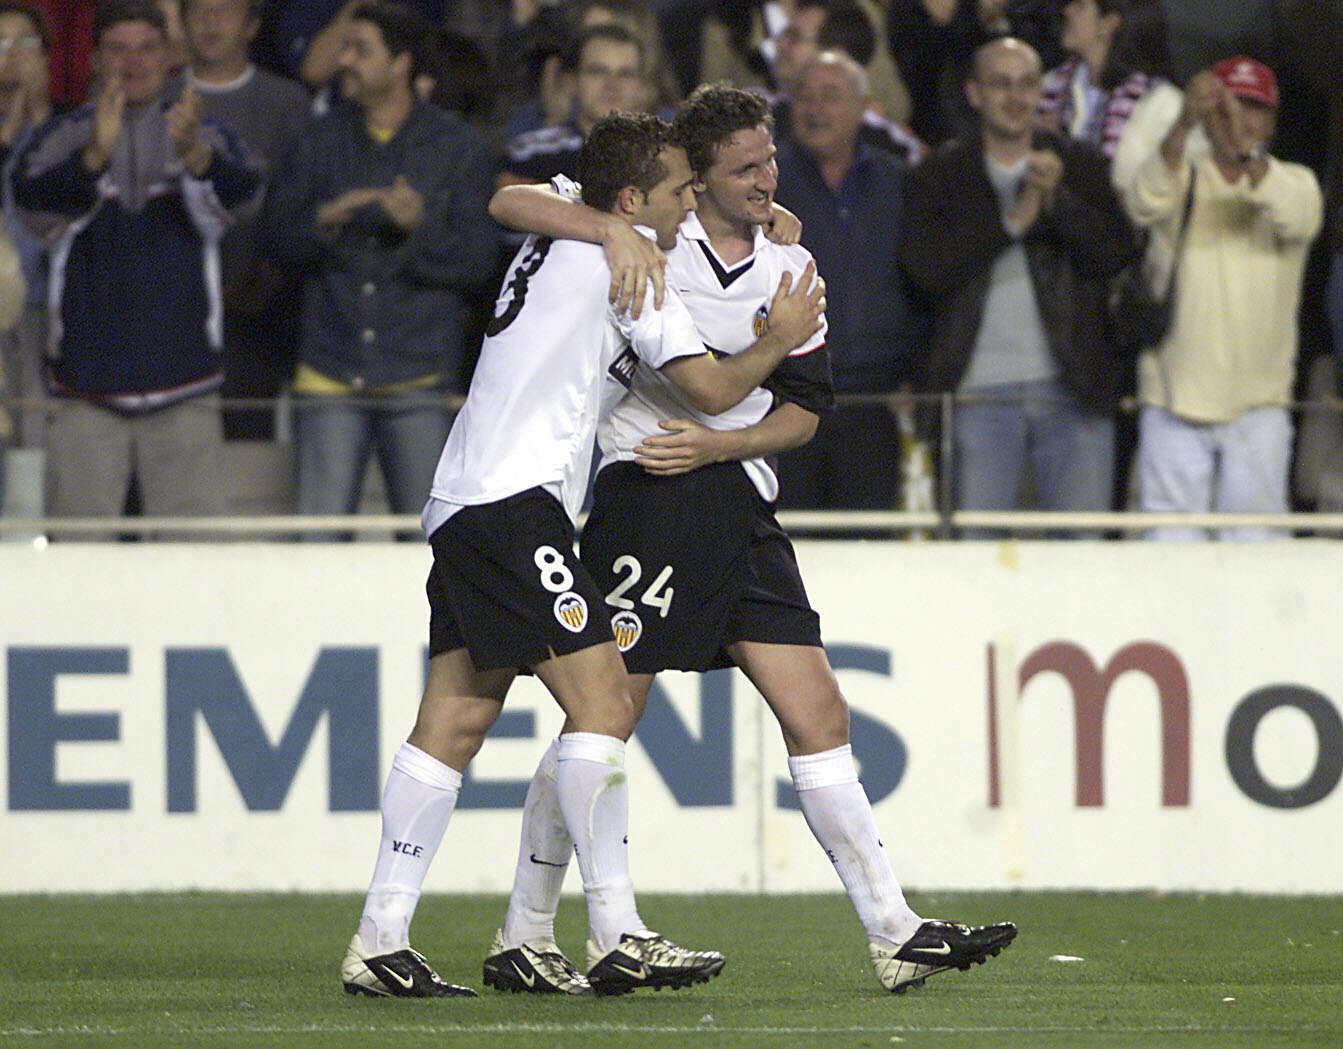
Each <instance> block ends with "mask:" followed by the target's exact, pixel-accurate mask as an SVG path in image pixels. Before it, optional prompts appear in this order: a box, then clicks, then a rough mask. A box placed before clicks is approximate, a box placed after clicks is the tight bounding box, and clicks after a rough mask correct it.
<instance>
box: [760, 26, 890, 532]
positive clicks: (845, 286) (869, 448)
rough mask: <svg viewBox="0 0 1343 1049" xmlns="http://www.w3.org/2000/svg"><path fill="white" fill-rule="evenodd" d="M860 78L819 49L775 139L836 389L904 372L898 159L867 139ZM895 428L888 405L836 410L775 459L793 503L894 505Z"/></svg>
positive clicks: (867, 389) (849, 62)
mask: <svg viewBox="0 0 1343 1049" xmlns="http://www.w3.org/2000/svg"><path fill="white" fill-rule="evenodd" d="M866 108H867V76H866V74H865V73H864V72H863V68H862V66H860V65H859V64H858V63H857V62H855V61H854V60H853V59H852V58H850V57H849V56H847V55H842V54H838V53H836V52H830V51H827V52H822V53H821V54H820V55H819V56H817V57H816V58H814V59H813V60H812V62H811V64H810V65H808V66H807V67H806V68H805V69H804V70H803V71H802V74H801V76H800V77H799V79H798V82H797V94H796V101H795V110H794V114H793V118H794V119H793V133H792V138H791V139H790V140H784V141H783V142H781V143H780V145H779V152H778V154H777V160H778V164H779V188H778V191H777V192H776V194H775V199H777V200H778V201H779V203H780V204H782V205H783V206H784V207H786V208H788V209H790V210H791V211H792V212H793V213H794V214H795V215H797V216H798V218H800V219H801V220H802V241H803V244H804V245H805V246H806V247H807V248H808V249H809V250H810V251H811V253H812V255H814V256H815V257H816V266H817V269H818V271H819V272H820V273H821V275H822V276H823V277H824V278H825V281H826V302H827V306H826V319H827V321H828V322H829V329H830V330H829V333H828V335H827V336H826V348H827V349H828V350H829V352H830V364H831V369H832V371H833V376H834V386H835V391H836V392H837V393H884V392H889V391H894V390H896V389H898V388H899V387H900V386H901V385H902V384H904V383H907V382H908V381H909V380H910V379H911V378H912V375H911V358H910V354H911V345H910V343H911V338H910V331H909V317H908V315H907V313H908V311H907V308H906V305H905V298H904V294H903V291H902V288H901V279H900V272H899V245H900V241H901V233H902V226H903V197H904V179H905V168H904V165H903V164H902V163H901V162H900V161H898V160H897V159H895V158H894V157H892V156H891V155H890V154H889V153H886V152H883V151H881V150H877V149H871V148H869V147H868V146H866V145H864V144H863V142H862V140H861V136H860V131H861V129H862V127H863V114H864V112H865V111H866ZM898 444H899V434H898V432H897V429H896V426H895V422H894V420H893V418H892V416H891V413H890V412H889V411H888V410H887V409H886V407H885V406H882V405H875V406H868V405H852V406H839V407H836V408H835V409H834V410H833V411H831V412H829V413H827V414H826V415H825V416H823V417H822V420H821V424H820V427H819V429H818V430H817V433H816V436H815V437H814V438H812V440H811V442H810V443H809V444H806V445H803V446H802V447H801V448H797V449H794V450H793V451H791V452H787V453H785V454H784V455H783V456H781V457H780V463H779V468H780V474H781V480H780V491H781V492H782V493H783V499H784V501H785V505H787V506H790V507H825V508H863V509H886V510H889V509H893V508H894V507H895V504H896V494H897V488H898V484H897V457H898Z"/></svg>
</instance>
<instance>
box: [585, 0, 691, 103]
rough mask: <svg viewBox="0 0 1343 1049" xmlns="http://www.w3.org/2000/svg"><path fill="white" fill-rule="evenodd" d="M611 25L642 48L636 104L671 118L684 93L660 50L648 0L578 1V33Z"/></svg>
mask: <svg viewBox="0 0 1343 1049" xmlns="http://www.w3.org/2000/svg"><path fill="white" fill-rule="evenodd" d="M612 22H614V23H615V24H617V25H622V26H624V27H625V28H626V29H628V30H629V31H630V32H631V33H633V34H634V35H635V36H636V37H637V38H638V40H639V44H640V46H641V47H642V48H643V53H644V89H645V94H644V97H643V98H642V99H640V100H639V105H638V108H639V109H640V110H643V111H644V112H648V113H663V115H665V116H668V117H670V111H671V110H672V109H673V108H674V107H675V105H676V103H677V102H679V101H680V100H681V95H682V94H683V92H682V91H681V88H680V85H679V84H678V83H677V80H676V76H675V74H674V73H673V72H672V70H671V64H670V63H669V61H668V59H667V52H666V49H665V48H663V46H662V31H661V28H660V27H659V25H658V20H657V15H656V14H654V12H653V9H652V8H651V7H649V6H648V3H647V0H581V2H580V3H579V5H578V28H579V30H580V31H582V30H584V29H588V28H590V27H592V26H595V25H609V24H610V23H612Z"/></svg>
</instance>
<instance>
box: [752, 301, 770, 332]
mask: <svg viewBox="0 0 1343 1049" xmlns="http://www.w3.org/2000/svg"><path fill="white" fill-rule="evenodd" d="M751 331H752V332H753V333H754V335H755V337H756V338H757V339H763V338H764V337H765V332H767V331H769V303H767V302H765V303H761V305H760V308H759V309H758V310H756V311H755V316H754V317H753V318H752V319H751Z"/></svg>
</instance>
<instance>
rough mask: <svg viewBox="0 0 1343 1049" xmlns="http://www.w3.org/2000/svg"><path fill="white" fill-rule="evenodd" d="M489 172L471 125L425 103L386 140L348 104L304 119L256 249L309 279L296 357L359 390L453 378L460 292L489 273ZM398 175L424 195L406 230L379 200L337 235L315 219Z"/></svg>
mask: <svg viewBox="0 0 1343 1049" xmlns="http://www.w3.org/2000/svg"><path fill="white" fill-rule="evenodd" d="M492 170H493V169H492V167H491V164H490V159H489V154H488V152H487V150H486V147H485V143H484V140H483V139H482V138H481V136H480V134H479V132H477V131H476V130H475V129H474V128H472V127H471V126H469V125H468V124H467V123H466V122H465V121H463V120H462V119H461V118H460V117H457V116H455V115H454V114H451V113H448V112H446V111H444V110H441V109H438V108H436V107H434V106H430V105H427V104H425V103H422V102H417V103H416V104H415V106H414V108H413V109H412V110H411V114H410V117H409V119H408V120H407V121H406V123H405V124H403V125H402V126H401V127H400V128H399V129H398V130H397V132H396V134H395V135H393V136H392V138H391V140H390V141H388V142H387V143H385V144H379V143H377V142H375V141H374V140H373V139H372V138H371V137H370V136H369V134H368V132H367V131H366V130H365V129H364V119H363V112H362V110H361V109H360V108H359V107H358V106H355V105H352V104H347V103H342V104H338V105H336V106H335V107H333V108H332V110H331V111H330V112H329V113H328V114H327V115H326V116H324V117H322V118H321V119H320V120H317V121H314V122H313V123H312V124H311V125H309V128H308V131H307V133H306V134H305V135H304V136H303V137H302V138H301V139H300V140H299V141H298V142H297V143H296V144H295V146H294V148H293V149H292V150H291V151H290V152H289V154H288V156H286V157H285V159H284V160H283V161H281V163H280V165H279V166H278V168H277V169H276V171H275V177H274V182H273V185H272V188H271V192H270V195H269V198H268V200H267V203H266V210H265V213H264V215H263V217H262V239H263V245H264V246H265V247H266V248H267V249H268V250H269V251H270V252H271V253H272V254H273V255H274V256H275V257H276V258H277V260H278V261H279V262H280V263H281V264H282V265H285V266H289V267H293V268H295V269H297V270H299V271H300V272H301V273H302V274H303V275H304V276H305V278H306V283H305V289H304V306H303V340H302V345H301V348H300V351H299V358H300V360H301V361H302V362H303V363H305V364H307V365H309V366H310V367H312V368H314V369H316V370H317V371H319V372H321V373H322V374H323V375H326V376H329V377H330V378H333V379H337V380H339V381H341V382H344V383H348V384H350V385H352V386H355V387H357V388H361V389H363V388H368V389H373V388H377V387H379V386H389V385H393V384H396V383H401V382H407V381H410V380H413V379H419V378H423V377H425V376H429V375H443V376H445V377H448V378H449V379H451V378H455V377H456V375H457V373H458V370H459V368H460V364H461V357H462V325H461V318H460V314H461V311H462V298H461V292H463V291H465V290H467V289H470V288H472V287H474V286H476V285H478V284H481V283H483V282H486V281H488V280H490V279H491V277H492V275H493V267H494V264H495V255H496V233H495V226H494V224H493V223H492V222H491V221H490V218H489V215H488V212H487V208H488V205H489V197H490V189H491V185H490V180H491V175H492ZM398 175H400V176H403V177H404V178H405V180H406V181H407V182H408V183H410V185H411V186H412V187H413V188H414V189H416V190H417V191H418V192H419V193H420V194H421V195H422V196H423V197H424V217H423V219H422V220H421V221H420V224H419V226H417V227H416V228H415V229H414V230H413V231H411V232H410V233H406V232H405V231H403V230H402V229H401V228H400V227H398V226H397V225H396V224H395V223H394V222H393V221H392V220H391V218H390V217H389V216H388V215H387V213H386V212H385V211H384V210H383V208H382V207H381V206H379V205H371V206H369V207H366V208H364V209H363V210H362V211H360V212H359V213H358V214H356V215H355V216H354V218H353V219H352V220H351V221H350V222H349V223H348V224H347V225H345V226H344V227H341V228H340V229H339V230H336V231H334V232H333V231H327V230H322V229H320V228H319V227H318V225H317V210H318V208H320V207H321V206H322V205H323V204H325V203H327V202H328V201H331V200H333V199H335V198H336V197H338V196H340V195H341V194H342V193H344V192H345V191H346V190H350V189H357V188H367V187H372V186H378V187H381V186H390V185H391V184H392V183H393V182H394V181H395V180H396V178H397V176H398Z"/></svg>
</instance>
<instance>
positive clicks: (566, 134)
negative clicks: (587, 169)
mask: <svg viewBox="0 0 1343 1049" xmlns="http://www.w3.org/2000/svg"><path fill="white" fill-rule="evenodd" d="M644 58H645V55H644V50H643V45H642V44H640V43H639V40H638V38H637V37H636V36H635V35H634V34H633V33H631V32H630V31H629V30H628V29H626V28H625V27H624V26H621V25H614V24H608V25H597V26H592V27H591V28H589V29H585V30H583V32H582V33H580V34H579V36H578V39H577V40H576V41H575V42H574V44H573V46H572V47H570V49H569V50H568V52H567V53H566V55H565V59H564V78H563V79H564V84H565V85H567V89H566V91H565V94H564V98H565V104H566V106H567V108H568V109H569V110H570V116H569V117H568V118H567V119H566V120H565V121H564V122H563V123H560V124H557V125H555V126H552V127H545V128H541V129H540V130H537V131H531V132H527V133H526V134H523V135H519V136H518V137H517V138H514V139H512V140H510V141H509V143H508V145H507V146H506V147H505V148H504V170H503V172H502V173H501V174H500V176H499V179H498V182H499V185H501V186H506V185H509V184H513V183H518V182H544V181H546V180H547V179H549V178H552V177H553V176H555V175H559V174H567V175H570V176H572V175H573V172H574V169H575V164H576V163H577V160H578V151H579V149H581V148H582V145H583V139H584V138H586V137H587V134H588V132H589V131H591V130H592V125H593V124H595V123H596V122H597V121H598V120H600V119H601V118H602V117H604V116H606V114H608V113H610V112H613V111H614V110H617V109H622V110H634V109H638V108H639V105H640V102H641V101H642V100H643V99H644V98H645V97H646V92H645V88H644ZM569 99H572V101H571V102H569Z"/></svg>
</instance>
